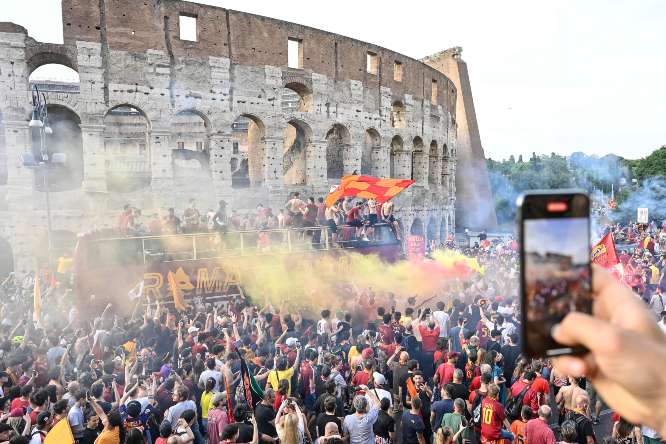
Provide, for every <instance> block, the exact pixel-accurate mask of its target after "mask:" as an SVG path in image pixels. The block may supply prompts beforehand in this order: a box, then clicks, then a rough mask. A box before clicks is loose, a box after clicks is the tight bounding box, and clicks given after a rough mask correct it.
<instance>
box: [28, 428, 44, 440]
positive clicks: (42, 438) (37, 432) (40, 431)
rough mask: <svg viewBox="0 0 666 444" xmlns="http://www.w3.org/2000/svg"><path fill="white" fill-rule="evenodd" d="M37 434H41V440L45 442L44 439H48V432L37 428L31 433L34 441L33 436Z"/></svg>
mask: <svg viewBox="0 0 666 444" xmlns="http://www.w3.org/2000/svg"><path fill="white" fill-rule="evenodd" d="M35 435H39V436H40V437H41V442H44V440H45V439H46V432H44V431H42V430H35V431H34V432H32V433H31V434H30V440H31V441H32V438H33V437H34V436H35Z"/></svg>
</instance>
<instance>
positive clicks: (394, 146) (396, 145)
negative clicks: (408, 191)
mask: <svg viewBox="0 0 666 444" xmlns="http://www.w3.org/2000/svg"><path fill="white" fill-rule="evenodd" d="M404 146H405V144H404V142H403V141H402V137H400V136H393V139H391V152H390V159H389V176H390V177H391V178H392V179H397V178H398V172H399V170H400V165H399V160H400V159H399V156H400V155H401V154H402V152H403V151H404Z"/></svg>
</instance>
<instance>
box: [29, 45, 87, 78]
mask: <svg viewBox="0 0 666 444" xmlns="http://www.w3.org/2000/svg"><path fill="white" fill-rule="evenodd" d="M49 46H50V47H48V48H40V49H38V50H37V51H35V52H33V53H32V54H31V55H30V56H29V57H28V59H27V61H26V64H27V65H28V75H30V74H32V73H33V72H34V71H35V70H36V69H37V68H39V67H41V66H44V65H63V66H66V67H67V68H70V69H72V70H74V71H78V64H77V63H76V62H77V61H76V55H75V54H72V55H70V54H69V53H68V51H67V49H66V48H65V47H64V46H61V45H49Z"/></svg>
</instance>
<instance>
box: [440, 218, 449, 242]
mask: <svg viewBox="0 0 666 444" xmlns="http://www.w3.org/2000/svg"><path fill="white" fill-rule="evenodd" d="M448 235H449V232H448V223H447V221H446V213H445V214H444V217H443V218H442V220H441V221H440V224H439V240H440V242H441V243H442V244H443V243H445V242H446V238H447V236H448Z"/></svg>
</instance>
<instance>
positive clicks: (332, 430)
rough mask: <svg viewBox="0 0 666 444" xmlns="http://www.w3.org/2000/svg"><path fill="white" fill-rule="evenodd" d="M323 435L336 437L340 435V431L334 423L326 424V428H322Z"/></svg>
mask: <svg viewBox="0 0 666 444" xmlns="http://www.w3.org/2000/svg"><path fill="white" fill-rule="evenodd" d="M324 433H325V434H326V436H330V435H338V434H340V431H339V430H338V425H337V424H336V423H334V422H327V423H326V426H325V427H324Z"/></svg>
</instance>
